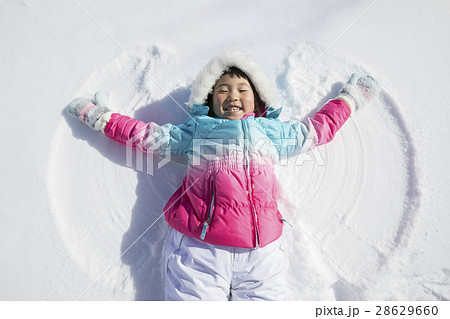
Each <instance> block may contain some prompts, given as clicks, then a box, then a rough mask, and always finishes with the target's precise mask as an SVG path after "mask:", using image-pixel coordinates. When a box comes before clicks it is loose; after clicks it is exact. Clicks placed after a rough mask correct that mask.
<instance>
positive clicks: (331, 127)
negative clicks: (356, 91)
mask: <svg viewBox="0 0 450 319" xmlns="http://www.w3.org/2000/svg"><path fill="white" fill-rule="evenodd" d="M350 114H351V109H350V106H349V105H348V104H347V103H346V102H345V101H344V100H331V101H328V103H326V104H325V105H324V106H323V107H322V108H321V109H320V111H319V112H317V113H316V114H315V115H314V117H313V118H312V119H310V122H311V124H312V126H313V128H314V130H315V131H316V135H317V142H316V145H322V144H326V143H328V142H331V141H332V140H333V138H334V136H335V135H336V133H337V131H338V130H339V129H340V128H341V127H342V125H344V123H345V122H346V121H347V120H348V118H349V117H350Z"/></svg>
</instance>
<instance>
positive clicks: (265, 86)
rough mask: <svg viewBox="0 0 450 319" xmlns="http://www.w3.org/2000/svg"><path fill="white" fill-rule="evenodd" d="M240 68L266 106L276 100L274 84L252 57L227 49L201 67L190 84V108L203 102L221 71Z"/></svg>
mask: <svg viewBox="0 0 450 319" xmlns="http://www.w3.org/2000/svg"><path fill="white" fill-rule="evenodd" d="M231 66H234V67H237V68H239V69H241V70H242V71H243V72H244V73H245V74H246V75H247V76H248V77H249V78H250V80H251V81H252V83H253V85H254V86H255V88H256V91H257V92H258V94H259V96H260V97H261V99H262V100H263V102H265V103H266V105H267V106H272V104H273V103H274V102H275V101H276V97H275V96H276V91H275V85H274V83H272V82H271V81H270V80H269V78H268V77H267V76H266V74H265V73H264V72H263V71H262V70H261V68H260V67H259V66H258V65H257V64H256V63H255V62H254V61H253V59H252V58H251V57H250V56H248V55H246V54H244V53H242V52H240V51H238V50H235V49H232V50H228V51H226V52H224V53H222V54H220V55H218V56H216V57H215V58H213V59H212V60H211V61H209V63H208V64H207V65H206V66H205V67H204V68H203V70H202V71H201V72H200V73H199V74H198V75H197V78H196V80H195V81H194V83H193V84H192V89H191V96H190V97H189V102H188V103H187V105H188V107H189V109H191V110H192V108H193V105H194V104H204V103H205V102H206V99H207V97H208V94H209V93H210V92H212V88H213V86H214V84H216V82H217V80H218V79H219V78H220V76H221V75H222V73H223V72H224V71H225V70H227V69H228V68H229V67H231Z"/></svg>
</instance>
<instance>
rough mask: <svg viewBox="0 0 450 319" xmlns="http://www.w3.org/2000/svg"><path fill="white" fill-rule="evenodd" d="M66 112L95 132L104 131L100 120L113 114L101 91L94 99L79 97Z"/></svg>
mask: <svg viewBox="0 0 450 319" xmlns="http://www.w3.org/2000/svg"><path fill="white" fill-rule="evenodd" d="M65 110H66V112H67V113H69V114H70V115H71V116H73V117H75V118H77V119H79V120H81V121H82V122H84V123H85V124H86V125H87V126H89V127H90V128H91V129H93V130H95V131H99V130H101V129H102V125H100V124H101V123H100V122H101V121H100V119H101V118H102V117H103V115H105V114H106V113H109V112H111V110H110V109H109V108H108V107H107V106H106V102H105V99H104V98H103V95H102V93H101V92H100V91H98V92H97V93H95V95H94V98H85V97H78V98H76V99H74V100H73V101H72V102H70V103H69V105H67V106H66V108H65Z"/></svg>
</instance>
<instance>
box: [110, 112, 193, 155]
mask: <svg viewBox="0 0 450 319" xmlns="http://www.w3.org/2000/svg"><path fill="white" fill-rule="evenodd" d="M195 127H196V123H195V121H194V120H193V119H192V118H190V119H188V120H187V121H186V122H185V123H183V124H181V125H172V124H164V125H158V124H156V123H154V122H149V123H145V122H143V121H138V120H135V119H132V118H130V117H128V116H125V115H121V114H119V113H113V114H111V118H110V120H109V121H108V123H107V124H106V126H105V127H104V130H103V133H105V135H106V136H108V137H109V138H111V139H113V140H115V141H117V142H119V143H121V144H123V145H126V146H128V147H131V148H133V149H136V150H139V151H142V152H144V153H155V154H158V155H161V154H166V152H170V153H172V154H184V153H185V151H186V149H187V147H188V145H189V144H190V143H191V141H192V139H193V136H194V130H195Z"/></svg>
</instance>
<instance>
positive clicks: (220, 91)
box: [217, 90, 228, 93]
mask: <svg viewBox="0 0 450 319" xmlns="http://www.w3.org/2000/svg"><path fill="white" fill-rule="evenodd" d="M217 93H228V90H218V91H217Z"/></svg>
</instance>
